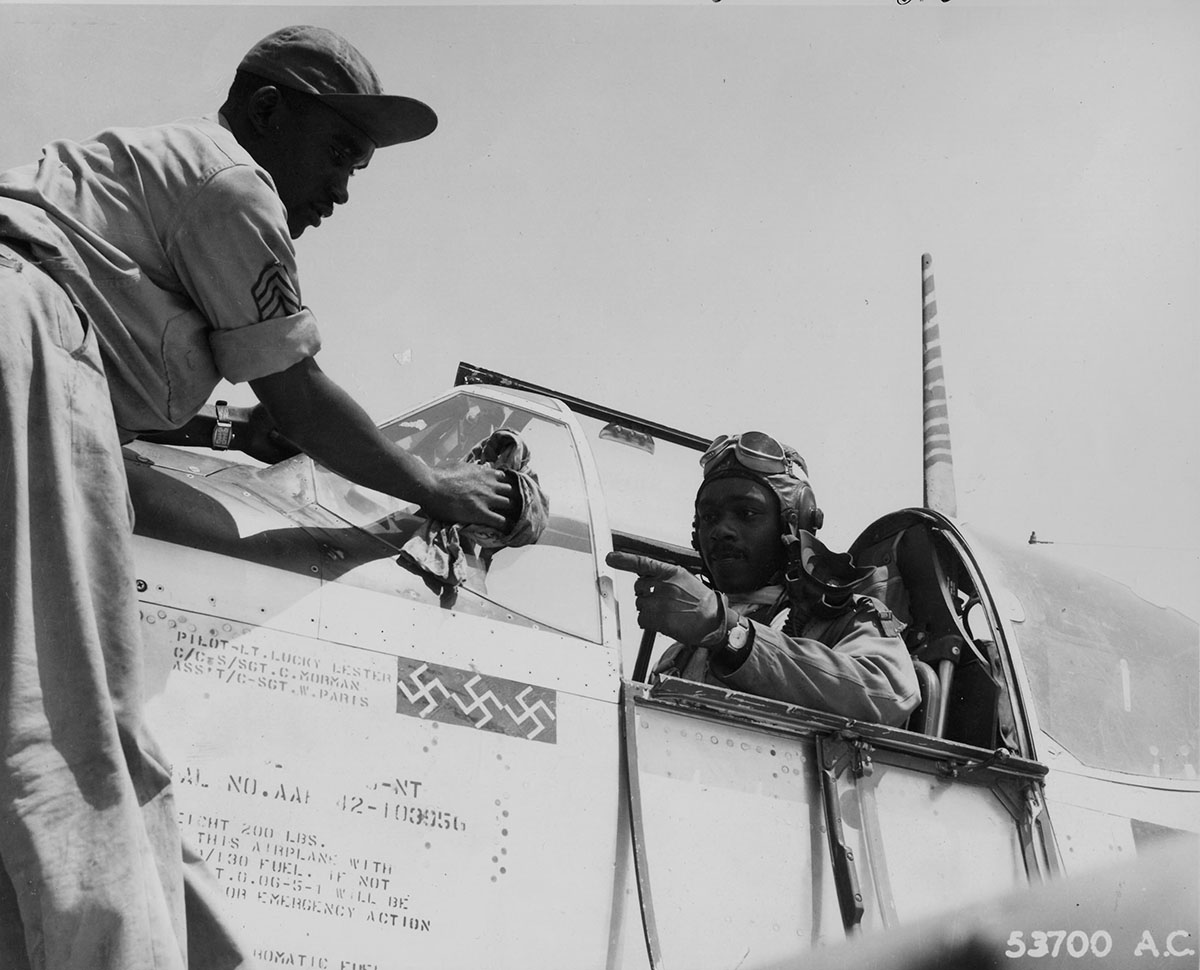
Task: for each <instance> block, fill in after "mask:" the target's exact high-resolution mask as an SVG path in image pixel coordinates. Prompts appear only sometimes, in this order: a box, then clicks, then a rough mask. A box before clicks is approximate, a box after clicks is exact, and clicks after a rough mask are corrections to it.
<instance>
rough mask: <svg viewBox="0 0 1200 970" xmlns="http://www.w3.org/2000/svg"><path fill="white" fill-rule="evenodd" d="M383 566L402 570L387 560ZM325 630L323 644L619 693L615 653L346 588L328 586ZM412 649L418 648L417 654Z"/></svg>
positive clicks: (608, 696) (597, 694) (611, 697)
mask: <svg viewBox="0 0 1200 970" xmlns="http://www.w3.org/2000/svg"><path fill="white" fill-rule="evenodd" d="M369 568H376V567H369ZM377 568H384V569H389V568H390V569H393V570H398V569H399V568H400V567H399V566H397V565H396V564H395V563H393V562H390V561H385V562H381V563H379V564H378V565H377ZM593 597H594V598H596V594H595V592H594V591H593ZM319 631H320V632H319V635H320V636H321V637H322V638H324V639H329V640H336V641H338V642H341V643H349V644H363V645H370V646H371V647H372V648H373V649H379V650H385V651H387V652H390V653H395V654H398V655H400V656H419V657H421V658H422V659H424V660H429V661H431V662H434V663H442V664H446V665H448V666H451V667H462V668H470V667H474V666H475V665H479V668H480V669H481V670H482V669H485V668H486V669H487V670H488V671H489V672H490V673H493V674H496V675H498V676H500V677H507V678H509V679H512V680H517V681H523V682H526V683H534V684H539V685H545V686H548V687H553V688H555V689H558V690H565V691H570V692H572V693H576V694H580V695H582V696H586V697H591V698H594V699H596V700H605V701H609V702H611V703H614V704H615V703H616V700H617V695H618V692H619V690H620V677H619V669H618V663H619V657H618V654H617V650H616V649H615V647H605V646H603V645H601V644H597V643H591V642H589V641H587V640H582V639H578V638H575V637H569V636H564V635H562V634H559V633H555V632H551V631H547V630H539V629H536V628H531V627H528V626H516V625H514V624H510V623H503V622H496V621H494V620H489V619H485V618H482V617H477V616H471V615H470V614H466V613H457V612H453V611H450V610H439V609H433V608H430V607H428V606H422V605H419V604H413V603H409V602H407V601H405V600H404V599H402V598H399V597H395V596H389V595H386V594H382V593H377V592H374V591H372V590H369V589H363V588H360V587H357V586H353V585H348V584H345V583H329V584H327V585H326V586H325V588H324V590H323V591H322V609H321V621H320V625H319ZM413 644H418V645H419V649H418V650H417V652H416V653H415V654H414V653H413ZM614 743H615V742H614Z"/></svg>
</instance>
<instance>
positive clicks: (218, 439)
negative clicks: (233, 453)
mask: <svg viewBox="0 0 1200 970" xmlns="http://www.w3.org/2000/svg"><path fill="white" fill-rule="evenodd" d="M227 407H229V402H228V401H217V403H216V405H215V406H214V410H215V411H216V419H217V420H216V424H214V425H213V433H212V446H213V450H214V451H228V450H229V446H230V445H231V444H233V422H232V421H230V420H229V413H228V412H227V411H226V410H225V409H226V408H227Z"/></svg>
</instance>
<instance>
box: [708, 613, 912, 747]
mask: <svg viewBox="0 0 1200 970" xmlns="http://www.w3.org/2000/svg"><path fill="white" fill-rule="evenodd" d="M881 608H882V605H881V604H876V603H875V601H874V600H872V599H871V598H869V597H865V596H864V597H856V598H855V602H854V604H853V608H852V609H851V610H849V611H847V612H846V613H845V614H842V615H841V616H838V617H836V618H835V619H834V620H833V621H832V622H830V623H818V624H816V625H815V629H812V630H810V629H809V628H807V627H806V629H805V630H804V632H805V633H806V634H808V633H810V632H811V633H813V634H815V636H812V637H808V636H806V637H794V636H788V635H787V634H785V633H784V632H783V630H782V629H778V628H777V627H776V626H774V625H767V624H765V623H760V622H757V621H755V620H748V621H747V622H749V623H750V625H751V628H752V630H753V638H752V640H751V641H750V643H749V644H748V646H747V647H746V648H744V649H743V650H741V651H737V652H734V651H731V650H729V649H728V648H726V649H724V650H714V651H713V652H712V655H711V657H710V659H709V671H710V673H711V674H712V675H713V676H714V677H715V678H716V679H717V680H719V681H720V682H721V683H723V684H725V685H726V686H728V687H732V688H733V689H734V690H740V691H744V692H746V693H748V694H757V695H759V696H761V697H770V698H773V699H774V700H779V701H784V702H786V703H789V704H799V705H801V706H803V707H812V708H816V709H818V710H823V711H829V712H831V713H834V714H840V715H842V716H843V717H851V718H854V719H856V720H860V721H870V722H872V723H878V724H888V725H893V726H898V725H901V724H903V723H904V721H905V720H906V718H907V717H908V715H909V713H911V712H912V710H913V709H914V708H915V707H916V706H917V704H918V703H919V701H920V688H919V687H918V685H917V675H916V671H915V670H914V669H913V664H912V659H911V658H910V657H909V654H908V649H907V647H906V646H905V645H904V641H903V640H901V639H900V637H899V636H895V635H891V634H889V632H888V629H887V626H886V624H885V622H884V620H883V618H882V617H881V614H880V610H881ZM817 637H820V639H817ZM823 641H828V642H823Z"/></svg>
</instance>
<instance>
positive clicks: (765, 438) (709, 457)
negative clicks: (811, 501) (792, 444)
mask: <svg viewBox="0 0 1200 970" xmlns="http://www.w3.org/2000/svg"><path fill="white" fill-rule="evenodd" d="M731 451H732V452H733V453H734V455H735V456H736V458H737V461H738V463H739V464H740V465H742V466H743V467H745V468H749V469H750V470H751V471H756V472H759V473H761V474H763V475H784V474H791V475H795V476H796V477H797V478H803V477H804V474H803V470H804V464H803V461H802V460H800V456H799V455H797V454H796V453H795V452H794V451H792V450H791V449H790V448H786V447H784V446H783V445H782V444H780V443H779V442H778V441H776V440H775V439H774V438H772V437H771V436H770V435H769V434H766V433H764V432H762V431H745V432H743V433H742V434H735V435H728V434H723V435H720V436H718V437H716V438H714V439H713V441H712V444H710V445H709V446H708V450H707V451H706V452H705V453H704V454H703V455H701V456H700V467H701V468H703V469H704V473H705V474H706V475H707V474H708V472H709V469H711V468H715V467H716V466H717V464H719V463H720V462H721V461H722V460H723V459H724V458H725V457H726V456H727V455H728V454H729V453H730V452H731ZM793 464H799V465H800V469H801V472H800V473H799V474H798V473H797V472H796V471H795V470H794V469H793V467H792V466H793Z"/></svg>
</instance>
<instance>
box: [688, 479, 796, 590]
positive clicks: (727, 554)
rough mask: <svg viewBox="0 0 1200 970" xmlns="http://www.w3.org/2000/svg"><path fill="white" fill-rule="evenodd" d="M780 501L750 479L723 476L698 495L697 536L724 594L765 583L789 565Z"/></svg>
mask: <svg viewBox="0 0 1200 970" xmlns="http://www.w3.org/2000/svg"><path fill="white" fill-rule="evenodd" d="M782 532H783V527H782V522H781V520H780V515H779V501H778V499H776V498H775V495H774V493H772V492H771V491H770V490H769V489H768V488H766V487H765V486H763V485H760V484H759V483H758V482H753V481H751V480H750V479H748V478H718V479H716V480H715V481H712V482H709V483H708V484H706V485H705V486H704V487H703V488H701V489H700V494H699V495H698V496H697V497H696V537H697V541H698V542H699V545H700V555H701V557H702V558H703V559H704V564H705V565H706V566H707V567H708V571H709V573H711V575H712V578H713V582H714V584H715V585H716V587H717V589H719V590H720V591H721V592H723V593H749V592H752V591H753V590H756V589H759V588H761V587H763V586H766V585H767V583H768V582H770V580H771V578H772V577H773V576H774V575H775V574H776V573H777V572H778V571H779V570H780V569H782V568H783V566H784V562H785V560H786V555H787V554H786V552H785V549H784V545H783V540H782V538H781V535H782Z"/></svg>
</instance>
